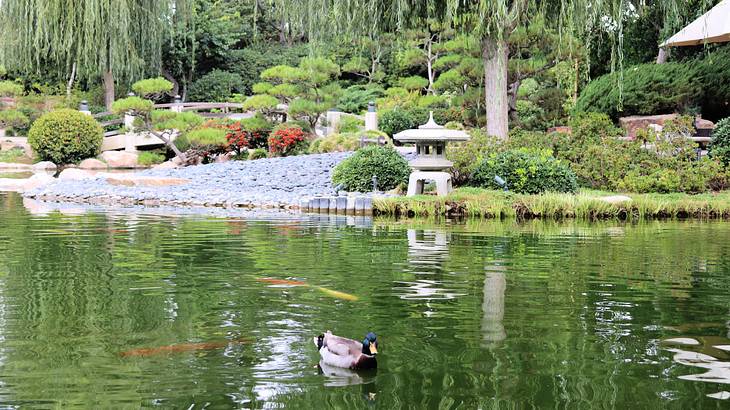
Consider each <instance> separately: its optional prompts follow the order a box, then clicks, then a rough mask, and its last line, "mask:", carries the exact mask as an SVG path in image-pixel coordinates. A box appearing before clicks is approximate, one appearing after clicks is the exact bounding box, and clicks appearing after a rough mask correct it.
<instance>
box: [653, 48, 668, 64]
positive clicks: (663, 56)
mask: <svg viewBox="0 0 730 410" xmlns="http://www.w3.org/2000/svg"><path fill="white" fill-rule="evenodd" d="M667 54H669V53H668V52H667V49H666V48H664V47H662V48H660V49H659V54H658V55H657V56H656V63H657V64H664V63H666V62H667Z"/></svg>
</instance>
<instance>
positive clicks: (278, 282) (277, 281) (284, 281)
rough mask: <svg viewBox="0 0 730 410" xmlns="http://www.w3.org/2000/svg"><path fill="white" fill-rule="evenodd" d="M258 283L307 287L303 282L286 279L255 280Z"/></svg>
mask: <svg viewBox="0 0 730 410" xmlns="http://www.w3.org/2000/svg"><path fill="white" fill-rule="evenodd" d="M256 280H257V281H258V282H265V283H270V284H272V285H287V286H309V285H307V284H306V283H304V282H301V281H298V280H287V279H272V278H256Z"/></svg>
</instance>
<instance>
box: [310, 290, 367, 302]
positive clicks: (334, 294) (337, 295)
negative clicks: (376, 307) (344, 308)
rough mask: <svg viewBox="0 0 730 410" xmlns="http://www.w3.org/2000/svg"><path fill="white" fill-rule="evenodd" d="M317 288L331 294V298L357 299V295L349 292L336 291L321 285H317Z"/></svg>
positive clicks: (328, 294)
mask: <svg viewBox="0 0 730 410" xmlns="http://www.w3.org/2000/svg"><path fill="white" fill-rule="evenodd" d="M317 289H319V291H320V292H322V293H324V294H325V295H327V296H332V297H333V298H337V299H344V300H357V299H358V297H357V296H355V295H351V294H349V293H345V292H338V291H336V290H332V289H327V288H322V287H318V288H317Z"/></svg>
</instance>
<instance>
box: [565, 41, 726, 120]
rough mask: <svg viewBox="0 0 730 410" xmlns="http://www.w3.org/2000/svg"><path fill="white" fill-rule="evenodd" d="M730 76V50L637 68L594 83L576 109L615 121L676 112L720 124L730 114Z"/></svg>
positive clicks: (586, 89)
mask: <svg viewBox="0 0 730 410" xmlns="http://www.w3.org/2000/svg"><path fill="white" fill-rule="evenodd" d="M729 76H730V50H723V51H718V52H716V53H713V54H711V55H709V56H702V57H700V58H695V59H690V60H688V61H685V62H674V63H666V64H643V65H638V66H634V67H631V68H628V69H626V70H624V71H622V72H616V73H613V74H607V75H604V76H602V77H600V78H597V79H595V80H593V81H591V82H590V83H589V84H588V85H587V86H586V87H585V89H584V90H583V92H582V93H581V95H580V98H579V99H578V101H577V103H576V106H575V109H576V110H577V111H595V112H601V113H605V114H608V115H609V116H610V117H611V118H613V119H614V120H615V119H618V117H622V116H629V115H653V114H670V113H674V112H679V113H689V114H694V113H702V114H703V115H704V116H705V117H706V118H709V119H714V120H717V119H720V118H724V117H726V116H728V115H729V114H730V112H729V111H730V108H728V106H729V105H730V85H728V82H727V80H726V79H727V78H728V77H729ZM723 79H725V80H723Z"/></svg>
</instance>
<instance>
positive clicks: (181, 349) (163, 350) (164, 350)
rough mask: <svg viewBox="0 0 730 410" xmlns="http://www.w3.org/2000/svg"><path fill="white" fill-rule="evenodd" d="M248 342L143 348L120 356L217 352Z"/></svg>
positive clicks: (237, 341) (241, 340)
mask: <svg viewBox="0 0 730 410" xmlns="http://www.w3.org/2000/svg"><path fill="white" fill-rule="evenodd" d="M248 342H250V340H249V339H236V340H226V341H220V342H204V343H180V344H175V345H169V346H160V347H145V348H141V349H132V350H126V351H124V352H119V356H121V357H147V356H157V355H162V354H171V353H185V352H194V351H197V350H215V349H222V348H224V347H227V346H228V345H236V344H245V343H248Z"/></svg>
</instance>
